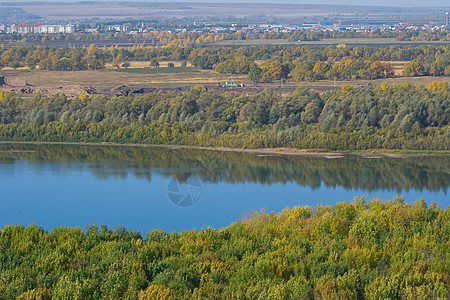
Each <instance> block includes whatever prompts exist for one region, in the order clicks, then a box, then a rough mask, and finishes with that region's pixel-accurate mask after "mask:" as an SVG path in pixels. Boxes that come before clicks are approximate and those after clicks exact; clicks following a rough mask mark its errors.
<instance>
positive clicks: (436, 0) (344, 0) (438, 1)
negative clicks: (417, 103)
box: [128, 0, 450, 7]
mask: <svg viewBox="0 0 450 300" xmlns="http://www.w3.org/2000/svg"><path fill="white" fill-rule="evenodd" d="M128 1H133V0H128ZM134 1H136V0H134ZM137 1H145V0H137ZM151 2H155V1H151ZM157 2H212V3H230V2H231V3H289V4H334V5H364V6H400V7H450V0H432V1H429V0H428V1H427V0H315V1H314V0H309V1H304V0H280V1H274V0H244V1H242V0H160V1H157Z"/></svg>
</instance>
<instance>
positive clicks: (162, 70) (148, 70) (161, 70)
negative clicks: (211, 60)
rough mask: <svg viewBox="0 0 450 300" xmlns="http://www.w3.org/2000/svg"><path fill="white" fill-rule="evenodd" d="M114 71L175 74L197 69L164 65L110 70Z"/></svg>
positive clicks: (193, 71) (192, 71)
mask: <svg viewBox="0 0 450 300" xmlns="http://www.w3.org/2000/svg"><path fill="white" fill-rule="evenodd" d="M112 71H115V72H121V73H131V74H177V73H195V72H199V70H197V69H195V68H192V67H173V68H169V67H165V68H149V67H144V68H127V69H124V68H121V69H115V70H112Z"/></svg>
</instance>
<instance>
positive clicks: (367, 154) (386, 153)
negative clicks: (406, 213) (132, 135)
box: [0, 141, 450, 159]
mask: <svg viewBox="0 0 450 300" xmlns="http://www.w3.org/2000/svg"><path fill="white" fill-rule="evenodd" d="M8 144H11V145H12V144H23V145H69V146H70V145H73V146H113V147H142V148H165V149H191V150H205V151H217V152H235V153H246V154H252V155H258V156H261V157H269V156H285V155H290V156H292V155H294V156H297V155H298V156H306V157H323V158H329V159H338V158H343V157H344V156H345V155H356V156H360V157H364V158H369V159H381V158H413V157H427V156H447V155H450V151H446V150H440V151H431V150H401V149H395V150H391V149H370V150H361V151H353V150H341V151H328V150H325V149H295V148H287V147H280V148H257V149H247V148H230V147H201V146H189V145H154V144H119V143H105V142H104V143H83V142H31V141H30V142H28V141H26V142H24V141H17V142H15V141H0V145H8ZM17 152H19V151H16V150H12V151H11V150H10V151H2V153H17ZM20 152H22V151H20Z"/></svg>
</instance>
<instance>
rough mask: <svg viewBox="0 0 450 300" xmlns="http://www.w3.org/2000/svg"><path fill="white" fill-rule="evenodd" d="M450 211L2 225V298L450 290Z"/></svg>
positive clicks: (343, 209)
mask: <svg viewBox="0 0 450 300" xmlns="http://www.w3.org/2000/svg"><path fill="white" fill-rule="evenodd" d="M449 228H450V209H449V208H447V209H445V210H443V209H440V208H437V206H436V205H435V204H431V205H430V207H427V205H426V204H425V202H424V201H423V200H418V201H416V203H415V205H413V206H411V205H409V204H405V203H404V202H403V199H402V198H398V197H396V198H394V199H393V200H392V201H387V202H382V201H379V200H377V199H374V200H372V201H369V202H366V201H365V199H364V198H355V199H354V201H353V203H350V204H349V203H344V202H342V203H338V204H336V205H335V206H323V205H319V206H316V207H315V208H310V207H307V206H304V207H294V208H292V209H285V210H283V211H282V212H281V213H279V214H274V213H271V214H266V213H264V212H261V213H254V214H253V215H252V216H251V217H249V218H247V219H245V220H243V221H241V222H236V223H233V224H231V225H230V226H228V227H227V228H224V229H219V230H217V229H212V228H205V229H202V230H199V231H196V230H191V231H184V232H181V233H175V232H172V233H165V232H162V231H161V230H154V231H151V232H149V233H148V234H147V235H146V238H145V239H143V238H142V236H141V234H140V233H139V232H132V231H127V230H125V229H124V228H123V227H118V228H116V229H114V230H109V229H108V228H107V227H106V226H105V225H102V226H100V228H99V227H98V226H96V225H88V226H87V227H86V229H85V230H84V231H83V230H81V229H80V228H64V227H61V228H55V229H53V230H52V231H51V232H47V231H45V230H44V229H42V228H40V227H37V226H29V227H22V226H17V225H16V226H6V227H4V228H3V229H1V230H0V262H1V264H0V274H1V278H2V280H1V282H0V298H1V299H256V298H258V299H313V298H314V299H340V298H345V299H418V298H421V299H448V297H449V296H450V274H449V270H450V266H449V262H448V253H449V252H450V248H449V247H450V246H449V236H450V231H449Z"/></svg>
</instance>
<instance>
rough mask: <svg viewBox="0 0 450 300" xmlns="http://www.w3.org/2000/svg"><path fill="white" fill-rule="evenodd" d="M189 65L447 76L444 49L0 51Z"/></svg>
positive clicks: (3, 61) (269, 75)
mask: <svg viewBox="0 0 450 300" xmlns="http://www.w3.org/2000/svg"><path fill="white" fill-rule="evenodd" d="M162 60H176V61H182V62H183V63H184V65H185V64H186V61H187V60H189V61H190V62H191V64H192V65H193V66H195V67H198V68H201V69H214V70H215V71H216V72H218V73H225V74H248V78H249V79H250V80H252V81H253V82H255V83H257V82H273V81H278V80H280V79H281V78H284V79H292V80H295V81H316V80H323V79H337V80H346V79H367V80H370V79H376V78H391V77H394V75H395V70H394V68H393V66H392V65H391V62H395V61H396V62H402V63H404V67H403V70H402V72H401V73H402V75H403V76H423V75H431V76H442V75H447V76H448V75H450V47H449V46H432V45H428V46H381V47H368V46H346V45H345V44H340V45H337V46H267V45H265V46H252V47H239V48H231V47H223V46H222V47H218V46H211V47H191V46H186V47H184V46H164V47H147V46H145V45H143V44H140V45H135V46H133V47H132V48H124V47H123V48H119V47H110V48H106V47H104V48H98V47H96V46H95V45H94V44H92V45H91V46H89V47H88V48H85V47H65V48H57V47H48V46H30V47H12V48H9V49H8V48H6V47H4V46H2V47H0V69H1V68H3V67H10V68H14V69H17V68H21V67H28V68H30V69H40V70H54V71H79V70H88V69H94V70H97V69H103V68H105V66H106V64H107V63H109V64H111V65H112V66H113V67H116V68H120V67H123V66H125V67H126V66H127V65H129V64H127V63H128V62H129V61H148V62H149V64H148V67H152V66H154V67H157V66H158V65H159V62H158V61H162Z"/></svg>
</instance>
